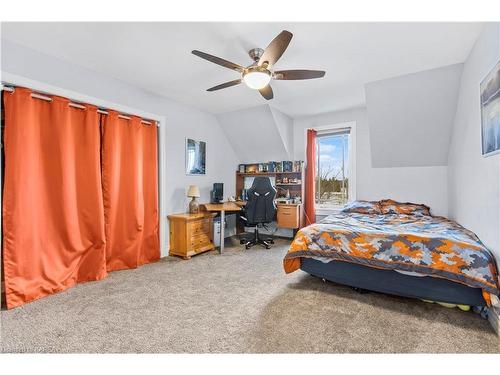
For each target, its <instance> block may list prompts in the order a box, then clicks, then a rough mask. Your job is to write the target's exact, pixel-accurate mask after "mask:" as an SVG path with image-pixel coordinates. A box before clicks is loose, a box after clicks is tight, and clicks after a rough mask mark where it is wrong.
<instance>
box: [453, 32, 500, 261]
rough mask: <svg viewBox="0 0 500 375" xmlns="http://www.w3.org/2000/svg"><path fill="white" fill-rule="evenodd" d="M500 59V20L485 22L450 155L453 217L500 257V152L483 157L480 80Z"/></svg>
mask: <svg viewBox="0 0 500 375" xmlns="http://www.w3.org/2000/svg"><path fill="white" fill-rule="evenodd" d="M499 59H500V24H499V23H491V24H487V25H485V27H484V29H483V32H482V33H481V35H480V37H479V39H478V40H477V42H476V44H475V46H474V48H473V49H472V51H471V53H470V55H469V57H468V58H467V60H466V62H465V64H464V68H463V73H462V79H461V83H460V90H459V98H458V104H457V111H456V115H455V121H454V129H453V135H452V138H451V146H450V153H449V159H448V163H449V167H448V169H449V179H448V182H449V208H450V216H451V217H452V218H453V219H455V220H456V221H458V222H459V223H460V224H462V225H463V226H465V227H467V228H469V229H471V230H472V231H474V232H475V233H476V234H477V235H478V236H479V237H480V239H481V240H482V241H483V243H484V244H485V245H486V246H488V247H489V248H490V249H491V250H492V251H493V253H494V254H495V255H496V258H497V260H498V261H500V155H494V156H490V157H483V156H481V113H480V104H479V84H480V82H481V80H482V79H483V78H484V77H485V76H486V74H487V73H488V72H489V71H490V70H491V69H492V68H493V67H494V66H495V64H496V63H497V62H498V61H499Z"/></svg>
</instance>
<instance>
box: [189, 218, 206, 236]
mask: <svg viewBox="0 0 500 375" xmlns="http://www.w3.org/2000/svg"><path fill="white" fill-rule="evenodd" d="M189 229H190V230H191V235H192V236H195V235H197V234H202V233H208V232H209V231H210V220H197V221H193V222H192V223H189Z"/></svg>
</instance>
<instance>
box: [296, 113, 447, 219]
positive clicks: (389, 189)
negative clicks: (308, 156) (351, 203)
mask: <svg viewBox="0 0 500 375" xmlns="http://www.w3.org/2000/svg"><path fill="white" fill-rule="evenodd" d="M351 121H355V122H356V198H357V199H368V200H379V199H383V198H393V199H396V200H399V201H404V202H406V201H410V202H416V203H425V204H427V205H428V206H430V207H431V209H432V212H433V214H435V215H444V216H445V215H447V213H448V201H447V167H445V166H438V167H398V168H396V167H395V168H373V167H372V165H371V150H370V137H369V126H368V125H369V124H368V118H367V112H366V109H365V108H358V109H352V110H347V111H341V112H331V113H326V114H322V115H318V116H311V117H303V118H298V119H296V120H294V135H293V138H294V155H295V156H294V158H295V159H297V160H299V159H300V160H305V151H306V137H305V135H306V129H308V128H312V127H318V126H325V125H333V124H338V123H346V122H351Z"/></svg>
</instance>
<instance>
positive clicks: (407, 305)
mask: <svg viewBox="0 0 500 375" xmlns="http://www.w3.org/2000/svg"><path fill="white" fill-rule="evenodd" d="M286 248H287V242H286V241H278V242H277V244H276V245H275V247H274V248H273V249H271V250H265V249H262V248H254V249H252V250H242V249H241V247H240V246H239V245H238V246H234V247H232V248H229V249H227V251H226V253H225V254H224V255H222V256H221V255H218V254H216V253H214V252H212V253H209V254H204V255H199V256H197V257H194V258H193V259H191V260H189V261H183V260H180V259H176V258H168V259H165V260H162V261H161V262H159V263H156V264H152V265H147V266H144V267H142V268H139V269H137V270H130V271H120V272H114V273H112V274H110V276H109V277H108V278H107V279H106V280H103V281H99V282H91V283H87V284H82V285H79V286H77V287H75V288H72V289H70V290H68V291H66V292H62V293H59V294H57V295H54V296H51V297H48V298H44V299H42V300H39V301H36V302H33V303H30V304H28V305H25V306H23V307H21V308H17V309H14V310H11V311H2V313H1V314H2V315H1V319H2V322H1V323H2V326H1V339H2V344H1V345H2V351H4V352H98V353H103V352H126V353H130V352H141V353H142V352H174V353H179V352H188V353H205V352H209V353H221V352H222V353H242V352H245V353H246V352H257V353H283V352H293V353H296V352H301V353H322V352H324V353H346V352H350V353H359V352H368V353H370V352H385V353H388V352H391V353H392V352H428V353H432V352H473V353H477V352H496V353H499V352H500V340H499V339H498V338H497V336H495V334H494V333H493V331H492V329H491V328H490V326H489V324H488V322H487V321H485V320H483V319H481V318H480V317H479V316H477V315H476V314H474V313H470V312H469V313H466V312H462V311H460V310H458V309H447V308H444V307H440V306H437V305H433V304H427V303H424V302H420V301H416V300H410V299H403V298H396V297H389V296H385V295H382V294H377V293H369V294H358V293H356V292H355V291H353V290H351V289H350V288H348V287H345V286H340V285H336V284H333V283H328V282H327V283H325V282H323V281H321V280H320V279H317V278H314V277H312V276H309V275H307V274H305V273H304V272H302V271H297V272H295V273H293V274H291V275H285V274H284V273H283V269H282V258H283V255H284V253H285V252H286Z"/></svg>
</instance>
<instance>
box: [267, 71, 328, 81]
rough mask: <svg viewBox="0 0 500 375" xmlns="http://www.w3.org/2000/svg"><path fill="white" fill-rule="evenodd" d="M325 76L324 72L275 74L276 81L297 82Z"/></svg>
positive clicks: (282, 72) (283, 72) (280, 72)
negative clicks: (297, 80)
mask: <svg viewBox="0 0 500 375" xmlns="http://www.w3.org/2000/svg"><path fill="white" fill-rule="evenodd" d="M324 76H325V72H324V71H322V70H280V71H277V72H274V79H278V80H296V79H313V78H321V77H324Z"/></svg>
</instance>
